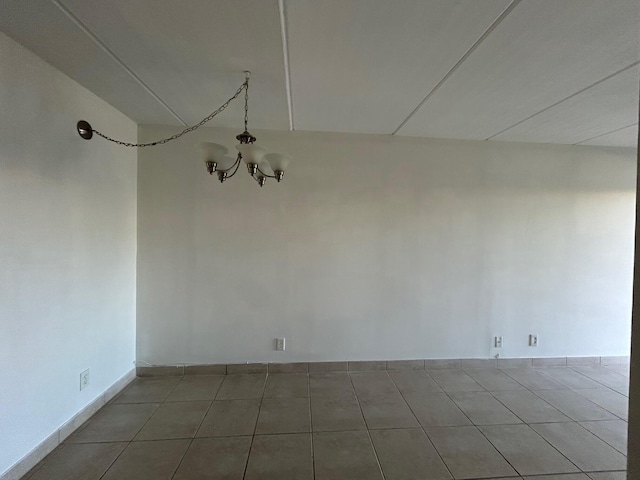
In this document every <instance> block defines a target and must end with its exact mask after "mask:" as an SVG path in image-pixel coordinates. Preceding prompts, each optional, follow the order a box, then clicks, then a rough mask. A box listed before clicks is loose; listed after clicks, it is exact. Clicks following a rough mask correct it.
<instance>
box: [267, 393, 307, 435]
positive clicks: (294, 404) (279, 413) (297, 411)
mask: <svg viewBox="0 0 640 480" xmlns="http://www.w3.org/2000/svg"><path fill="white" fill-rule="evenodd" d="M310 431H311V415H310V407H309V399H308V398H263V399H262V406H261V407H260V415H259V416H258V425H257V426H256V434H264V433H304V432H310Z"/></svg>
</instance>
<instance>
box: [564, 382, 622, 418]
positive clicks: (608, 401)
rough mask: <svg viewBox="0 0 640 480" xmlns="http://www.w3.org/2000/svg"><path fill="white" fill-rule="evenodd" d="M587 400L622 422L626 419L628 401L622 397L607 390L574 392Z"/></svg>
mask: <svg viewBox="0 0 640 480" xmlns="http://www.w3.org/2000/svg"><path fill="white" fill-rule="evenodd" d="M576 392H577V393H579V394H580V395H582V396H583V397H585V398H586V399H588V400H591V401H592V402H593V403H595V404H596V405H599V406H601V407H602V408H604V409H605V410H608V411H610V412H611V413H613V414H614V415H616V416H617V417H619V418H622V419H623V420H626V419H627V416H628V412H629V399H628V398H627V397H625V396H624V395H622V394H620V393H618V392H614V391H613V390H611V389H609V388H598V389H593V390H576Z"/></svg>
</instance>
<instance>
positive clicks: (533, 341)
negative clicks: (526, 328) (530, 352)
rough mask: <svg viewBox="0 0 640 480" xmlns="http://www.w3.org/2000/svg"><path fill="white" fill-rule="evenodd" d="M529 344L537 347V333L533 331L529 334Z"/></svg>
mask: <svg viewBox="0 0 640 480" xmlns="http://www.w3.org/2000/svg"><path fill="white" fill-rule="evenodd" d="M529 346H530V347H537V346H538V335H537V334H535V333H532V334H531V335H529Z"/></svg>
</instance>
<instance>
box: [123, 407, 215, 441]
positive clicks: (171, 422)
mask: <svg viewBox="0 0 640 480" xmlns="http://www.w3.org/2000/svg"><path fill="white" fill-rule="evenodd" d="M210 405H211V402H209V401H204V402H177V403H164V404H162V405H160V408H158V409H157V410H156V412H155V413H154V414H153V416H152V417H151V418H150V419H149V421H148V422H147V423H146V424H145V426H144V427H142V430H140V432H139V433H138V434H137V435H136V436H135V438H134V440H162V439H170V438H193V437H194V436H195V434H196V432H197V431H198V427H199V426H200V423H202V419H203V418H204V416H205V414H206V413H207V410H209V406H210Z"/></svg>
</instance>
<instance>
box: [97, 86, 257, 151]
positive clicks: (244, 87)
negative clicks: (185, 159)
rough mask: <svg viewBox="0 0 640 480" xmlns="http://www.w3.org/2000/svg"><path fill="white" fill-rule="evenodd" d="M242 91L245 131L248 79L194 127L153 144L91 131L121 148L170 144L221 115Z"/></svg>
mask: <svg viewBox="0 0 640 480" xmlns="http://www.w3.org/2000/svg"><path fill="white" fill-rule="evenodd" d="M243 90H244V91H245V94H244V129H245V131H246V130H247V122H248V116H249V113H248V112H249V110H248V109H249V107H248V102H249V93H248V91H249V79H248V78H247V79H246V80H245V81H244V83H243V84H242V85H241V86H240V88H238V90H236V93H235V94H234V95H233V96H232V97H231V98H230V99H229V100H227V101H226V102H224V103H223V104H222V105H220V107H218V108H217V109H216V110H215V111H213V112H211V114H209V115H207V116H206V117H205V118H203V119H202V120H200V121H199V122H198V123H196V124H195V125H192V126H190V127H187V128H185V129H184V130H183V131H181V132H180V133H176V134H175V135H171V136H170V137H167V138H163V139H162V140H157V141H155V142H149V143H129V142H123V141H121V140H116V139H114V138H111V137H109V136H108V135H105V134H104V133H102V132H100V131H98V130H95V129H92V131H93V133H95V134H96V135H98V136H100V137H102V138H104V139H105V140H108V141H110V142H113V143H116V144H118V145H122V146H123V147H136V148H142V147H153V146H154V145H163V144H165V143H167V142H170V141H171V140H175V139H177V138H180V137H181V136H183V135H184V134H186V133H189V132H193V131H194V130H197V129H198V128H200V127H201V126H202V125H204V124H205V123H207V122H208V121H210V120H211V119H212V118H213V117H215V116H216V115H218V114H219V113H221V112H222V111H223V110H225V109H226V108H227V107H228V106H229V104H230V103H231V102H232V101H233V100H235V99H236V98H238V96H239V95H240V94H241V93H242V91H243Z"/></svg>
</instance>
